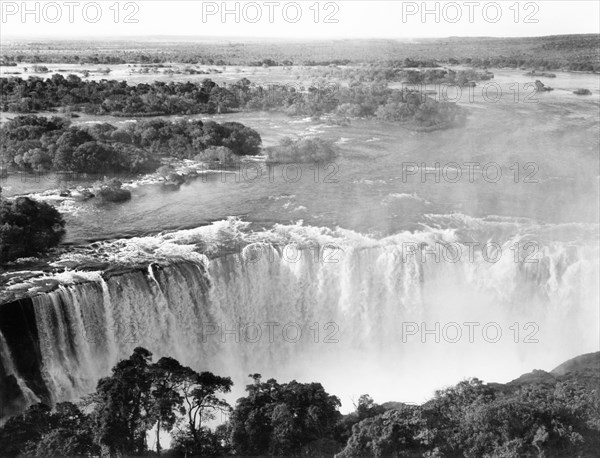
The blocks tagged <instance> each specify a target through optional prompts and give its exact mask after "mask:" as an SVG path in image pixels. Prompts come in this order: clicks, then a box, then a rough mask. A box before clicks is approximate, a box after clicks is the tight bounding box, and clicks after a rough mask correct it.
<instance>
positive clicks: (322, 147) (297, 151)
mask: <svg viewBox="0 0 600 458" xmlns="http://www.w3.org/2000/svg"><path fill="white" fill-rule="evenodd" d="M266 153H267V160H268V161H269V162H280V163H286V162H325V161H331V160H333V159H335V157H336V156H337V149H336V147H335V145H334V144H333V143H332V142H330V141H327V140H323V139H321V138H318V137H312V138H311V137H306V138H301V139H299V140H292V139H291V138H289V137H284V138H283V139H282V140H281V142H280V143H279V145H277V146H273V147H270V148H267V149H266Z"/></svg>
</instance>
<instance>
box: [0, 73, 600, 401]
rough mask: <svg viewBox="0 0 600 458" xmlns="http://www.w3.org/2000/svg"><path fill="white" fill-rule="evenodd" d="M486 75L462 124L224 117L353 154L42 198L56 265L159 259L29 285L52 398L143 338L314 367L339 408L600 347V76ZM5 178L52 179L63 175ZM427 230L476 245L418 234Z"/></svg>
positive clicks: (219, 359) (197, 353) (9, 190)
mask: <svg viewBox="0 0 600 458" xmlns="http://www.w3.org/2000/svg"><path fill="white" fill-rule="evenodd" d="M494 73H495V75H496V76H495V79H494V82H495V84H497V85H498V86H487V88H488V89H487V92H483V84H482V85H480V86H478V87H476V88H474V89H473V99H472V100H470V99H469V94H463V96H462V97H461V100H460V104H461V105H463V106H464V107H465V108H466V109H467V110H468V111H469V118H468V122H467V124H466V125H465V126H464V127H460V128H455V129H450V130H444V131H436V132H429V133H425V132H413V131H409V130H406V129H402V128H399V127H398V126H395V125H394V124H390V123H382V122H378V121H374V120H355V121H353V122H352V124H351V125H350V126H334V125H328V124H327V123H325V122H320V121H313V120H310V119H296V118H289V117H287V116H283V115H278V114H272V113H258V114H257V113H251V114H250V113H248V114H232V115H220V116H214V117H212V118H213V119H215V120H217V121H221V122H222V121H225V120H227V121H233V120H235V121H239V122H242V123H244V124H246V125H248V126H250V127H252V128H254V129H256V130H257V131H258V132H259V133H260V134H261V136H262V138H263V142H264V144H265V145H267V146H268V145H273V144H275V143H277V141H278V140H279V139H280V138H282V137H284V136H307V135H308V136H310V135H318V136H320V137H323V138H327V139H331V140H333V141H335V142H336V144H337V145H338V147H339V150H340V154H339V157H338V158H337V159H336V160H335V161H332V162H331V163H324V164H288V165H276V166H273V165H267V164H266V163H265V162H264V160H263V159H261V158H260V157H257V158H252V159H251V160H248V161H246V162H244V163H242V164H241V165H240V166H239V167H238V168H237V169H233V170H232V169H228V170H226V171H219V170H215V169H214V168H213V169H212V172H210V173H207V169H203V168H200V172H201V174H200V176H198V177H197V178H193V179H189V180H188V181H187V182H186V183H185V184H183V185H182V186H181V187H180V188H179V189H177V190H167V189H165V188H164V187H163V186H161V185H158V184H143V183H134V184H132V185H131V186H130V188H131V189H132V193H133V198H132V199H131V201H129V202H126V203H123V204H98V203H95V202H94V201H93V200H92V201H88V202H76V201H74V200H72V199H68V198H67V199H65V198H60V199H57V198H54V197H52V198H49V197H45V199H47V200H49V201H51V202H53V203H54V204H55V205H57V206H58V208H59V209H60V210H61V211H63V212H64V215H65V219H66V221H67V237H66V240H65V242H66V243H67V244H68V246H67V247H66V248H65V250H64V253H62V254H60V256H58V257H57V258H56V259H54V260H53V261H54V262H55V266H59V267H60V266H70V265H73V264H69V263H73V262H77V263H82V262H95V261H99V260H100V261H105V262H107V263H110V264H112V265H119V264H122V265H134V264H135V266H137V267H139V266H140V265H150V266H149V267H147V268H144V269H142V270H137V271H135V272H132V273H129V274H125V275H121V276H117V277H112V278H106V277H102V276H101V275H100V272H94V271H92V272H89V271H87V272H78V271H73V270H69V269H67V270H66V271H65V272H63V273H60V274H55V275H53V278H55V279H56V280H58V281H59V282H60V284H61V286H60V287H59V288H58V289H57V290H55V291H54V292H51V293H44V294H39V295H37V296H36V297H35V298H34V299H33V307H34V309H35V315H36V326H37V331H38V334H39V340H40V347H41V354H42V360H43V363H42V367H41V369H40V370H41V372H42V376H43V378H44V381H45V383H46V385H47V387H48V389H49V391H50V392H51V394H52V397H53V399H54V400H61V399H72V398H75V397H77V396H80V395H81V394H83V393H85V392H87V391H89V390H90V389H93V385H94V383H95V381H96V380H97V379H98V378H99V377H100V376H102V375H104V374H105V373H107V371H108V369H109V368H110V367H111V366H112V365H113V364H114V363H115V362H116V361H117V360H118V359H119V358H122V357H125V356H127V355H128V354H129V353H130V351H131V349H132V348H133V347H135V346H138V345H142V346H146V347H148V348H149V349H150V350H151V351H153V352H154V353H155V354H156V355H157V356H162V355H171V356H174V357H176V358H178V359H180V360H181V361H183V362H185V363H186V364H189V365H192V366H194V367H195V368H198V369H203V370H212V371H214V372H219V373H221V374H222V375H231V376H232V377H233V378H234V381H235V382H236V385H237V387H238V390H239V391H238V392H236V394H237V395H239V394H241V387H242V386H243V385H244V384H245V383H246V380H245V377H246V375H247V374H249V373H254V372H261V373H263V375H264V376H265V377H275V378H278V379H280V380H288V379H290V378H297V379H298V380H302V381H320V382H322V383H323V384H324V385H325V387H326V389H327V390H328V391H330V392H332V393H334V394H336V395H338V396H339V397H340V398H341V399H342V402H343V404H344V406H345V408H346V409H348V408H352V401H353V400H354V401H356V400H357V399H358V397H359V396H360V395H361V394H363V393H370V394H371V395H372V396H373V397H374V398H375V400H376V401H378V402H385V401H388V400H397V401H411V402H420V401H423V400H424V399H426V398H428V397H429V396H430V395H431V394H432V392H433V390H434V389H437V388H441V387H443V386H445V385H448V384H453V383H456V382H457V381H459V380H460V379H462V378H464V377H469V376H477V377H479V378H482V379H484V380H485V381H508V380H510V379H511V378H514V377H516V376H518V375H519V374H521V373H523V372H526V371H530V370H532V369H534V368H543V369H546V370H550V369H552V368H553V367H554V366H555V365H557V364H559V363H560V362H562V361H563V360H565V359H568V358H570V357H573V356H575V355H577V354H581V353H584V352H590V351H597V350H598V339H597V336H598V331H599V329H598V326H599V325H598V322H599V311H598V302H599V296H598V278H599V276H600V274H599V261H598V253H599V251H598V242H599V237H598V236H599V224H598V223H599V194H598V178H599V151H598V146H599V141H600V138H599V127H600V120H599V118H598V117H599V113H600V102H599V100H600V86H599V76H598V75H580V74H563V73H559V74H558V77H557V78H556V79H552V80H546V79H544V82H545V83H546V84H549V85H551V86H552V87H554V88H555V90H554V91H552V92H547V93H539V94H532V91H531V90H529V89H528V88H527V87H526V86H525V84H526V83H527V82H531V80H532V78H530V77H525V76H523V75H522V74H521V73H519V72H514V71H495V72H494ZM516 87H519V93H518V94H517V93H516V92H515V91H516ZM580 87H583V88H588V89H590V90H592V93H593V94H592V95H591V96H585V97H580V96H576V95H574V94H572V91H573V90H575V89H577V88H580ZM498 88H500V89H501V91H502V92H501V93H500V92H497V89H498ZM496 99H497V100H496ZM101 120H105V121H107V122H112V121H118V122H128V121H124V120H123V119H118V120H115V119H111V118H101ZM95 121H96V119H88V118H85V117H83V118H81V119H80V120H78V121H77V122H95ZM68 184H72V183H68ZM76 184H78V183H76ZM2 186H3V189H4V191H3V192H4V193H6V194H8V195H18V194H26V193H33V194H36V193H37V194H38V195H39V193H40V192H41V191H43V190H47V189H53V188H56V187H57V180H56V177H53V176H43V177H39V179H37V181H36V179H32V177H19V176H10V177H8V178H7V179H4V180H3V182H2ZM91 242H94V243H93V244H92V245H89V243H91ZM422 243H425V244H427V245H428V246H429V247H439V246H442V245H441V244H442V243H443V244H445V245H443V246H448V244H455V245H454V246H460V247H461V249H462V250H463V251H462V252H461V254H460V255H459V256H458V257H453V256H452V253H451V252H450V251H444V249H439V248H436V249H435V250H436V252H435V253H434V252H429V254H423V253H422V252H418V253H417V254H411V253H413V252H412V251H410V250H413V249H415V247H418V246H421V245H420V244H422ZM469 246H472V247H473V250H472V251H469V250H467V249H466V247H469ZM490 247H492V248H493V249H492V250H491V251H490ZM492 251H493V253H492ZM268 323H276V325H275V324H268ZM465 323H477V324H472V325H469V324H465ZM486 325H487V326H486ZM236 326H240V328H237V327H236ZM286 326H287V327H286ZM484 328H485V332H482V331H483V330H484ZM240 329H241V330H242V331H240ZM298 329H300V330H301V331H300V332H301V336H299V337H298V339H296V334H297V331H298ZM498 330H499V331H500V334H499V337H498V338H496V336H497V332H498ZM470 331H472V333H471V334H470V333H469V332H470ZM270 332H271V334H270ZM257 336H258V337H257ZM436 340H437V342H436ZM4 347H6V345H4ZM13 370H14V371H17V370H18V369H13Z"/></svg>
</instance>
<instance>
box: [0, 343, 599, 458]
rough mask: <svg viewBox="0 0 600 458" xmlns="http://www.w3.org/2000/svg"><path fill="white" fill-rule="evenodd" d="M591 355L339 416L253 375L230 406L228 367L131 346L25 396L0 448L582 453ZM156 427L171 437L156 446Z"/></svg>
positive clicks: (59, 452) (360, 454)
mask: <svg viewBox="0 0 600 458" xmlns="http://www.w3.org/2000/svg"><path fill="white" fill-rule="evenodd" d="M599 356H600V354H590V355H583V356H582V357H579V358H576V359H574V360H570V361H569V362H567V363H565V365H562V366H560V367H559V368H557V369H555V371H553V372H552V373H547V372H543V371H534V372H533V373H531V374H526V375H524V376H522V377H521V378H519V379H517V380H515V381H513V382H510V383H508V384H506V385H499V384H488V385H485V384H483V383H482V382H481V381H480V380H477V379H470V380H465V381H463V382H460V383H458V384H457V385H455V386H452V387H449V388H446V389H443V390H440V391H438V392H436V394H435V397H434V398H433V399H431V400H430V401H428V402H426V403H425V404H423V405H420V406H418V405H407V404H403V403H397V402H390V403H386V404H382V405H378V404H376V403H375V402H374V401H373V399H371V397H370V396H368V395H363V396H361V397H360V399H359V400H358V404H357V405H356V410H355V411H354V412H352V413H350V414H348V415H345V416H342V415H340V413H339V411H338V409H339V407H340V401H339V399H338V398H336V397H335V396H332V395H330V394H328V393H327V392H326V391H325V390H324V389H323V387H322V386H321V384H319V383H298V382H296V381H291V382H289V383H283V384H280V383H278V382H277V381H276V380H273V379H270V380H267V381H266V382H263V381H262V378H261V376H260V374H253V375H251V376H250V377H251V378H252V383H251V384H249V385H248V386H247V387H246V396H244V397H242V398H240V399H238V401H237V402H236V404H235V406H234V407H233V408H232V407H231V406H230V405H229V404H228V403H227V402H226V401H225V400H224V399H223V395H224V394H226V393H228V392H230V390H231V387H232V381H231V379H230V378H228V377H220V376H218V375H215V374H212V373H210V372H202V373H198V372H196V371H194V370H192V369H190V368H189V367H185V366H182V365H181V364H180V363H179V362H178V361H176V360H175V359H173V358H168V357H165V358H161V359H160V360H158V361H157V362H156V363H153V362H152V354H151V353H150V352H149V351H148V350H145V349H143V348H136V349H135V350H134V352H133V354H132V355H131V356H130V357H129V358H128V359H126V360H123V361H121V362H119V363H118V364H117V365H116V366H115V367H114V368H113V370H112V374H111V375H110V376H108V377H105V378H103V379H101V380H100V381H99V382H98V384H97V389H96V391H95V392H94V393H92V394H91V395H89V396H87V397H86V398H84V400H83V401H81V402H80V403H79V405H74V404H71V403H61V404H57V405H56V406H55V407H54V409H51V408H50V407H48V406H45V405H43V404H37V405H33V406H31V407H30V408H29V409H28V410H27V411H26V412H24V413H23V414H21V415H19V416H15V417H12V418H10V419H9V420H8V421H7V422H6V424H5V425H4V426H3V427H1V428H0V450H2V452H3V456H7V457H15V456H32V457H47V456H74V455H77V456H90V455H98V454H100V453H102V454H103V456H133V455H144V456H147V455H148V454H150V453H151V451H150V449H149V444H148V439H152V442H153V443H154V444H156V445H155V446H153V447H152V448H153V449H155V450H156V452H157V453H159V454H160V453H161V451H162V454H166V455H168V456H226V455H233V456H297V457H299V456H321V457H333V456H334V455H336V454H337V455H336V456H338V457H340V458H365V457H373V458H376V457H377V458H379V457H403V456H405V457H429V458H432V457H466V458H471V457H472V458H479V457H488V458H492V457H517V456H519V457H541V456H548V457H550V456H561V457H562V456H578V457H581V458H592V457H595V456H597V450H598V448H599V447H600V435H599V432H600V395H599V391H598V378H599V376H600V374H599V373H598V366H597V360H598V357H599ZM584 360H585V361H584ZM582 361H583V363H582ZM586 361H587V362H586ZM577 365H579V366H582V367H583V369H581V368H580V369H577V368H576V366H577ZM219 413H223V414H225V416H224V417H221V418H220V421H218V420H219V418H217V417H216V415H217V414H219ZM215 420H216V421H215ZM209 422H212V425H213V428H211V427H209V426H208V424H209ZM218 423H220V424H218ZM216 424H218V426H216V427H214V425H216ZM151 430H153V436H152V437H150V436H149V432H150V431H151ZM163 431H166V432H168V433H170V435H171V437H172V443H171V450H170V451H168V452H167V451H165V450H162V448H161V442H160V433H161V432H163ZM154 434H155V436H154Z"/></svg>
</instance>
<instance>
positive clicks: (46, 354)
mask: <svg viewBox="0 0 600 458" xmlns="http://www.w3.org/2000/svg"><path fill="white" fill-rule="evenodd" d="M261 246H262V248H261V250H262V251H261V252H260V256H254V257H252V256H249V254H248V252H247V250H246V251H244V252H240V253H236V254H229V255H225V256H221V257H218V258H215V259H212V260H211V261H210V262H208V263H203V262H192V261H189V260H188V261H178V262H173V263H171V264H169V265H159V264H150V265H149V266H148V267H147V268H145V269H137V270H133V271H131V272H128V273H121V274H116V275H113V276H102V275H101V274H100V273H98V274H94V275H90V276H89V278H88V280H87V281H85V282H80V283H75V284H69V285H62V286H60V287H59V288H58V289H56V290H55V291H53V292H50V293H46V294H42V295H38V296H36V297H34V298H33V302H34V309H35V317H36V325H37V331H38V335H39V345H40V351H41V355H42V368H41V371H42V376H43V378H44V381H45V383H46V385H47V386H48V389H49V391H50V393H51V396H52V400H53V401H54V402H57V401H62V400H67V399H76V398H78V397H80V396H82V395H84V394H87V393H89V392H91V391H93V390H94V388H95V384H96V382H97V381H98V379H99V378H100V377H103V376H105V375H108V374H109V373H110V368H111V367H112V366H113V365H114V364H115V363H116V362H117V361H119V360H120V359H122V358H126V357H128V356H129V355H130V354H131V351H132V350H133V348H135V347H137V346H143V347H146V348H148V349H149V350H150V351H152V352H153V353H154V355H155V358H158V357H161V356H167V355H169V356H172V357H174V358H176V359H178V360H179V361H181V362H182V363H183V364H186V365H189V366H191V367H193V368H195V369H197V370H210V371H213V372H215V373H219V374H221V375H230V376H232V377H233V378H234V380H235V382H236V385H238V389H239V390H240V391H239V392H237V394H241V387H243V385H244V384H245V382H246V379H245V377H246V376H247V375H248V374H249V373H254V372H261V373H263V375H264V376H266V377H275V378H278V379H282V380H289V379H290V378H299V379H302V380H307V381H322V382H323V383H324V384H325V386H326V387H327V388H328V389H329V390H330V391H331V392H333V393H336V394H338V395H340V396H341V397H342V400H343V401H344V402H347V401H348V400H349V399H355V398H356V397H357V396H358V395H360V394H362V393H364V392H370V393H372V394H374V395H376V396H379V398H380V400H382V401H385V400H390V399H394V400H405V399H408V397H409V396H411V395H412V396H413V399H414V393H417V396H420V397H423V398H425V397H427V395H428V394H429V393H430V392H431V390H432V389H434V388H439V387H440V385H442V384H444V383H455V382H456V381H457V379H460V378H461V377H462V376H467V375H468V376H483V377H487V379H488V380H489V381H495V380H494V377H501V376H502V375H503V374H506V368H507V367H512V368H513V369H512V370H513V371H514V373H515V375H516V374H518V373H520V372H522V371H523V369H524V368H525V370H531V367H532V366H533V367H548V366H552V365H553V364H554V363H555V361H560V360H563V359H567V357H569V356H571V355H573V354H577V353H583V352H585V351H590V350H594V349H595V346H596V345H597V342H595V341H594V338H593V336H594V335H597V332H596V333H594V332H591V331H590V329H589V327H590V326H597V323H598V308H597V303H598V291H597V285H596V280H597V278H598V275H599V273H598V261H597V259H598V258H597V255H598V250H597V247H594V246H593V245H590V246H567V245H565V244H561V243H557V244H554V245H548V247H546V248H545V250H544V252H543V253H542V257H541V258H540V260H539V262H537V263H531V264H529V263H516V262H514V259H513V258H512V255H511V256H506V257H503V258H502V259H501V260H500V261H499V262H495V263H491V262H486V261H485V260H484V259H482V258H481V255H477V257H476V259H474V260H473V262H470V261H468V260H465V259H461V260H460V261H458V262H423V260H422V259H419V258H418V257H417V256H412V257H408V258H406V259H403V253H402V252H401V251H400V250H399V249H398V245H393V244H390V243H387V244H382V245H376V246H364V247H361V246H347V247H345V248H344V249H343V250H340V251H339V252H336V253H329V254H327V253H326V254H325V256H323V253H324V252H325V250H321V251H320V254H319V255H318V256H315V253H313V251H312V250H308V249H307V250H300V251H297V252H296V253H295V254H294V255H293V256H291V255H289V254H287V255H286V254H285V252H284V250H282V249H281V248H280V247H276V246H274V245H270V244H263V245H261ZM255 254H256V253H255ZM492 321H493V322H496V323H499V324H500V327H501V330H502V332H503V333H504V334H503V339H502V340H501V341H499V342H491V343H490V342H482V341H481V340H476V344H475V345H473V344H472V343H469V342H468V341H465V340H466V336H463V339H462V340H461V341H460V342H449V341H448V340H447V339H446V341H444V340H442V341H441V342H435V341H434V338H433V337H435V336H433V337H431V336H430V337H427V334H426V333H425V337H426V338H427V339H429V340H427V339H426V340H427V341H426V342H423V341H422V340H421V337H422V334H421V333H419V334H416V335H410V339H408V340H407V339H406V335H405V334H403V332H404V331H406V326H405V325H406V323H413V324H414V323H416V324H418V325H419V326H421V323H426V325H425V326H426V328H427V329H430V330H431V329H435V323H440V325H441V326H444V324H445V323H458V324H461V323H464V322H480V326H483V325H484V324H485V323H486V322H492ZM532 322H533V323H534V324H535V326H536V327H537V328H535V327H534V328H531V327H530V328H529V329H528V328H526V327H525V324H526V323H532ZM514 323H518V326H517V328H518V330H517V329H511V326H514ZM594 323H595V324H594ZM413 324H411V326H413ZM477 329H478V331H477V332H480V329H481V327H479V328H477ZM536 329H537V330H536ZM463 331H464V328H463ZM534 331H535V332H534ZM517 333H518V335H517ZM438 334H439V333H438ZM530 334H534V336H533V337H535V339H533V340H532V341H531V342H523V341H524V340H525V337H527V336H528V335H530ZM477 336H478V337H477V338H478V339H481V337H480V335H479V334H477ZM585 336H589V337H585ZM586 339H587V340H586ZM515 340H519V342H515ZM535 340H538V341H539V342H541V343H542V344H543V345H541V344H540V345H536V344H535ZM1 342H2V341H1V340H0V347H1V348H2V349H3V348H4V347H2V345H1ZM2 355H3V359H5V358H7V356H6V355H5V351H4V349H3V353H2ZM447 361H453V363H454V365H452V366H449V365H448V363H447ZM460 361H463V362H464V363H465V365H466V366H467V367H468V368H469V371H470V372H469V373H468V374H464V367H465V366H464V365H463V366H461V365H460V364H458V362H460ZM4 365H5V367H10V364H7V363H6V362H4ZM415 373H419V374H420V376H419V377H414V374H415ZM504 376H505V375H504ZM424 377H425V378H427V377H429V378H431V381H430V384H429V385H427V386H423V378H424Z"/></svg>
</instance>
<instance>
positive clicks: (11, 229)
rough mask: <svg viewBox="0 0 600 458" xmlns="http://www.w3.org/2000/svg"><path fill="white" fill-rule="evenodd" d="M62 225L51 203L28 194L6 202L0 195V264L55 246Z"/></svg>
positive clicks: (62, 222) (58, 240) (62, 232)
mask: <svg viewBox="0 0 600 458" xmlns="http://www.w3.org/2000/svg"><path fill="white" fill-rule="evenodd" d="M64 226H65V222H64V220H63V219H62V216H61V215H60V213H59V212H58V210H56V209H55V208H54V207H52V206H51V205H48V204H46V203H44V202H37V201H35V200H32V199H30V198H28V197H19V198H17V199H15V200H14V201H9V200H6V199H2V197H1V196H0V264H2V263H5V262H8V261H11V260H14V259H17V258H23V257H27V256H34V255H37V254H39V253H43V252H45V251H47V250H48V249H49V248H52V247H54V246H56V245H58V244H59V243H60V241H61V239H62V237H63V235H64V233H65V230H64Z"/></svg>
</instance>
